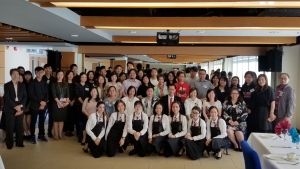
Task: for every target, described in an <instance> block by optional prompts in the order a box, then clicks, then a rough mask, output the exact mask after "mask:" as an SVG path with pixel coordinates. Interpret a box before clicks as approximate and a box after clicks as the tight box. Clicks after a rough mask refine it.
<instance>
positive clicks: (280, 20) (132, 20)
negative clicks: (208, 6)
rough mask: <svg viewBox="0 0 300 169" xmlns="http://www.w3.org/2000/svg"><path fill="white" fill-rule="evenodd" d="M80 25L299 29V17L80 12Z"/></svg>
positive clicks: (186, 28)
mask: <svg viewBox="0 0 300 169" xmlns="http://www.w3.org/2000/svg"><path fill="white" fill-rule="evenodd" d="M80 25H81V26H89V27H91V26H94V27H96V28H97V29H116V30H167V29H169V30H206V29H210V30H299V29H300V17H123V16H121V17H118V16H81V17H80Z"/></svg>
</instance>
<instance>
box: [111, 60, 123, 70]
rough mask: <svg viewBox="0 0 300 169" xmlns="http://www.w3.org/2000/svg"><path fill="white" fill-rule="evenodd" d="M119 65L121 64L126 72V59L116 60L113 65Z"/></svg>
mask: <svg viewBox="0 0 300 169" xmlns="http://www.w3.org/2000/svg"><path fill="white" fill-rule="evenodd" d="M117 65H121V66H122V68H123V72H125V67H126V60H114V61H113V65H112V67H113V68H115V67H116V66H117Z"/></svg>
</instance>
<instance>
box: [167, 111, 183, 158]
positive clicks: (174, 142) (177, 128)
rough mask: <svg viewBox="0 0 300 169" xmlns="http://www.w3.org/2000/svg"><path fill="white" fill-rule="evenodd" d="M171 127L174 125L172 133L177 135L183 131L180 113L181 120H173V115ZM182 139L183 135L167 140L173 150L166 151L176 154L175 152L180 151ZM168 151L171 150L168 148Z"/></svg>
mask: <svg viewBox="0 0 300 169" xmlns="http://www.w3.org/2000/svg"><path fill="white" fill-rule="evenodd" d="M171 127H172V131H171V132H172V134H173V135H175V134H176V133H179V132H181V131H182V122H181V115H180V114H179V121H176V122H174V121H173V117H172V122H171ZM181 139H182V137H177V138H169V139H168V140H167V144H168V145H169V148H171V149H170V151H172V152H166V153H168V154H170V153H171V154H174V153H178V152H179V150H180V149H181V147H182V146H181V145H180V140H181ZM166 151H169V150H168V148H167V150H166Z"/></svg>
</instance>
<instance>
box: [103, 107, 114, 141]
mask: <svg viewBox="0 0 300 169" xmlns="http://www.w3.org/2000/svg"><path fill="white" fill-rule="evenodd" d="M114 114H115V113H113V114H112V115H111V116H110V118H109V121H108V124H107V127H106V132H105V140H107V136H108V134H109V132H110V129H111V127H112V126H113V125H114V124H115V121H116V119H115V117H114Z"/></svg>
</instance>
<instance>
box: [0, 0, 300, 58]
mask: <svg viewBox="0 0 300 169" xmlns="http://www.w3.org/2000/svg"><path fill="white" fill-rule="evenodd" d="M61 2H80V3H81V2H82V3H81V4H80V5H79V6H78V4H77V6H76V4H75V5H74V3H73V4H67V5H65V6H63V5H62V6H60V7H59V5H61V4H59V3H61ZM88 2H95V4H90V5H91V6H90V7H83V6H84V5H86V4H88ZM149 2H150V3H149ZM151 2H152V3H151ZM0 3H1V5H0V22H2V23H5V24H8V25H12V26H15V27H19V28H22V29H25V30H29V31H33V32H35V33H39V34H44V35H46V36H50V37H53V38H57V39H61V40H63V41H64V42H68V43H71V44H75V45H94V46H103V45H110V46H111V45H117V46H120V45H124V44H125V45H128V46H140V45H144V46H151V47H152V48H153V50H155V49H156V47H157V45H156V35H157V32H165V31H166V30H167V29H170V30H171V32H175V33H177V32H178V33H179V34H180V38H179V39H180V40H179V41H180V44H179V45H180V46H184V45H190V46H193V45H204V46H205V45H211V46H214V45H215V46H224V47H225V46H238V45H244V46H245V45H246V46H247V45H248V46H258V47H259V46H266V47H268V46H274V45H293V44H296V43H297V41H296V38H297V37H298V36H299V35H300V2H299V1H296V0H289V2H287V1H283V0H273V1H265V2H261V1H258V0H251V1H250V0H113V1H112V2H111V0H88V1H82V0H29V2H28V0H0ZM100 3H101V4H100ZM146 3H148V4H147V5H145V4H146ZM2 4H4V5H2ZM55 5H57V7H56V6H55ZM71 35H78V36H77V37H73V36H71ZM0 42H1V39H0ZM187 53H188V52H187ZM93 54H94V56H93V57H95V56H96V57H97V56H99V57H103V55H105V54H106V53H102V52H101V51H99V52H98V53H93ZM128 54H130V53H118V55H120V56H125V55H128ZM144 54H147V53H144ZM172 54H175V53H172ZM108 57H110V58H114V57H115V56H108ZM222 57H223V56H221V55H218V56H216V57H207V56H205V55H204V56H202V55H199V56H196V55H184V54H182V53H180V54H178V57H177V61H176V63H181V61H186V62H192V61H195V62H204V61H211V60H217V59H219V58H222ZM131 58H132V59H140V60H143V61H147V62H156V61H161V62H175V61H170V60H166V56H165V55H160V54H157V55H151V54H148V55H143V53H138V54H136V55H132V57H131ZM180 58H183V59H180ZM187 59H192V60H187Z"/></svg>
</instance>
